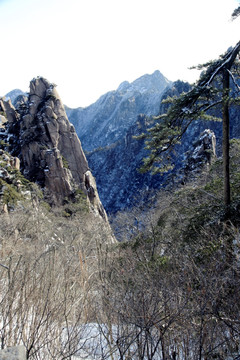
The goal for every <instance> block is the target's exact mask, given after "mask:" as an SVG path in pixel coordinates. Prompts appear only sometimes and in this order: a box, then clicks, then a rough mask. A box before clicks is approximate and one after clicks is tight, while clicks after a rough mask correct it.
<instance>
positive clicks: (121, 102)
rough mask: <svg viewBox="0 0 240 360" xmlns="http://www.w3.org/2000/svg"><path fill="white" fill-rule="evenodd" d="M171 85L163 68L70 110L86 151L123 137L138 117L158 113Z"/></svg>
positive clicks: (68, 111)
mask: <svg viewBox="0 0 240 360" xmlns="http://www.w3.org/2000/svg"><path fill="white" fill-rule="evenodd" d="M168 86H171V82H170V81H168V80H167V79H166V78H165V77H164V76H163V75H162V74H161V73H160V72H159V71H155V72H154V73H153V74H152V75H144V76H142V77H140V78H139V79H137V80H135V81H133V82H132V83H129V82H127V81H125V82H123V83H122V84H120V86H119V87H118V89H117V90H115V91H110V92H108V93H106V94H104V95H103V96H101V97H100V99H98V100H97V101H96V102H95V103H94V104H92V105H90V106H88V107H86V108H78V109H69V108H67V109H66V112H67V115H68V117H69V120H70V122H71V123H72V124H73V125H74V127H75V129H76V132H77V134H78V136H79V138H80V139H81V142H82V146H83V148H84V150H85V151H92V150H94V149H97V148H99V147H104V146H109V145H111V144H112V143H115V142H116V141H118V140H121V139H122V138H123V137H124V136H125V135H126V134H127V131H128V129H129V128H130V127H131V126H132V125H133V124H134V123H136V120H137V116H138V115H139V114H141V113H144V114H146V115H150V114H156V113H158V110H159V104H160V99H161V96H162V94H163V92H164V90H165V89H166V88H167V87H168Z"/></svg>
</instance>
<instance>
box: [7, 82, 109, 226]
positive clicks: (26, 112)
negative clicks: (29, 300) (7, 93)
mask: <svg viewBox="0 0 240 360" xmlns="http://www.w3.org/2000/svg"><path fill="white" fill-rule="evenodd" d="M18 105H19V107H17V110H18V111H16V110H15V109H14V107H13V106H12V104H11V101H10V100H7V101H6V100H4V99H2V100H0V106H1V109H2V111H3V112H4V114H6V118H7V120H8V125H7V130H8V131H7V134H8V140H9V142H10V147H11V152H12V154H14V155H17V156H18V157H19V158H20V161H21V170H22V172H23V175H24V176H25V177H26V178H27V179H29V180H30V181H33V182H36V183H38V184H39V185H40V187H41V188H42V189H43V191H44V194H45V197H46V198H47V200H48V201H49V202H50V203H51V204H52V205H62V204H63V203H64V202H65V201H66V200H67V199H72V200H73V201H74V199H75V194H76V193H78V191H79V190H80V191H82V192H84V193H85V194H86V196H87V201H88V203H89V206H90V208H91V209H92V210H93V211H94V212H96V214H98V215H100V216H101V217H103V218H104V219H106V214H105V210H104V208H103V206H102V204H101V201H100V199H99V196H98V192H97V189H96V183H95V181H94V178H93V176H92V174H91V172H90V170H89V167H88V162H87V160H86V157H85V155H84V152H83V150H82V147H81V143H80V140H79V138H78V136H77V134H76V132H75V129H74V127H73V125H72V124H70V122H69V120H68V118H67V115H66V112H65V109H64V106H63V104H62V102H61V99H60V97H59V95H58V93H57V90H56V86H55V85H54V84H52V83H50V82H49V81H48V80H46V79H44V78H41V77H39V78H35V79H33V80H32V81H31V83H30V92H29V96H28V98H27V101H26V99H25V98H24V97H21V99H20V100H19V102H18Z"/></svg>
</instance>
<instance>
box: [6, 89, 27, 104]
mask: <svg viewBox="0 0 240 360" xmlns="http://www.w3.org/2000/svg"><path fill="white" fill-rule="evenodd" d="M19 96H27V93H25V92H23V91H22V90H20V89H14V90H12V91H9V92H8V93H7V94H6V95H5V96H4V98H5V100H11V102H12V104H13V105H14V106H15V103H16V101H17V98H18V97H19Z"/></svg>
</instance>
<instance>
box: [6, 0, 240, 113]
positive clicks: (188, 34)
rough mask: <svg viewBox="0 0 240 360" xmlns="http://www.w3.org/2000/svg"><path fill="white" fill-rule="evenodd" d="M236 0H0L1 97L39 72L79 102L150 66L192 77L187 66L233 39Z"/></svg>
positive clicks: (25, 86)
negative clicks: (232, 16)
mask: <svg viewBox="0 0 240 360" xmlns="http://www.w3.org/2000/svg"><path fill="white" fill-rule="evenodd" d="M239 3H240V2H239V0H201V1H199V0H67V1H65V0H0V34H1V38H0V39H1V40H0V48H1V53H0V67H1V75H0V95H1V96H3V95H5V94H6V93H7V92H9V91H11V90H13V89H16V88H18V89H21V90H23V91H28V90H29V82H30V81H31V79H32V78H34V77H37V76H43V77H45V78H47V79H48V80H49V81H50V82H53V83H55V84H56V85H57V90H58V93H59V95H60V97H61V99H62V101H63V102H64V104H66V105H68V106H69V107H85V106H88V105H90V104H92V103H94V102H95V101H96V100H97V99H98V98H99V97H100V96H101V95H103V94H105V93H106V92H108V91H110V90H115V89H117V87H118V86H119V85H120V83H121V82H123V81H126V80H127V81H129V82H132V81H134V80H135V79H137V78H138V77H140V76H142V75H144V74H151V73H153V72H154V71H155V70H160V71H161V73H162V74H163V75H164V76H165V77H166V78H167V79H169V80H171V81H175V80H178V79H180V80H185V81H189V82H191V83H192V82H194V81H195V80H196V79H197V78H198V76H199V73H198V71H197V70H189V67H191V66H193V65H197V64H201V63H204V62H207V61H208V60H213V59H216V58H218V56H219V55H221V54H223V53H224V52H225V51H226V50H227V49H228V48H229V47H230V46H234V45H235V44H236V43H237V42H238V41H239V40H240V17H239V18H237V19H236V20H235V21H231V14H232V12H233V10H234V9H235V8H236V7H237V6H238V5H239Z"/></svg>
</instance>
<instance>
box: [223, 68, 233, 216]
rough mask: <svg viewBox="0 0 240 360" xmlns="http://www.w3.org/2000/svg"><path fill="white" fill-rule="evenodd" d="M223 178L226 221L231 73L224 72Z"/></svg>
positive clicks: (225, 70)
mask: <svg viewBox="0 0 240 360" xmlns="http://www.w3.org/2000/svg"><path fill="white" fill-rule="evenodd" d="M222 112H223V114H222V117H223V142H222V147H223V178H224V206H225V220H228V219H229V217H230V203H231V196H230V171H229V160H230V156H229V73H228V70H227V69H224V71H223V109H222Z"/></svg>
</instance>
